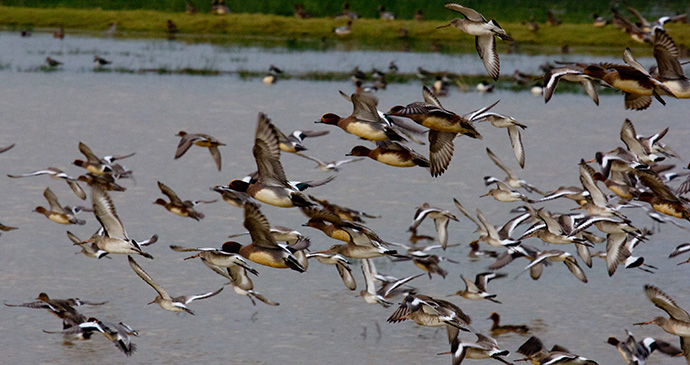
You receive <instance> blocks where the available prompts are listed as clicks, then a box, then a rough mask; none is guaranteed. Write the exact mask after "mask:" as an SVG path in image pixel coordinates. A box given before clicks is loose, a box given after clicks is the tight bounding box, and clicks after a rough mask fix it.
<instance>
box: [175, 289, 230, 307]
mask: <svg viewBox="0 0 690 365" xmlns="http://www.w3.org/2000/svg"><path fill="white" fill-rule="evenodd" d="M221 291H223V288H220V289H218V290H216V291H212V292H208V293H204V294H197V295H185V296H181V297H177V298H173V301H175V302H177V301H179V302H182V303H184V304H189V303H190V302H193V301H195V300H200V299H206V298H210V297H212V296H214V295H217V294H218V293H220V292H221Z"/></svg>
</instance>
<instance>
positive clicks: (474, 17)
mask: <svg viewBox="0 0 690 365" xmlns="http://www.w3.org/2000/svg"><path fill="white" fill-rule="evenodd" d="M445 7H446V9H449V10H453V11H457V12H458V13H460V14H462V15H464V16H465V18H467V19H469V20H471V21H473V22H486V19H485V18H484V16H483V15H482V14H481V13H479V12H478V11H476V10H474V9H470V8H468V7H465V6H462V5H460V4H456V3H448V4H446V5H445Z"/></svg>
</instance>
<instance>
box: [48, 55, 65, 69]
mask: <svg viewBox="0 0 690 365" xmlns="http://www.w3.org/2000/svg"><path fill="white" fill-rule="evenodd" d="M46 63H48V66H50V67H57V66H60V65H62V62H60V61H58V60H56V59H52V58H50V57H46Z"/></svg>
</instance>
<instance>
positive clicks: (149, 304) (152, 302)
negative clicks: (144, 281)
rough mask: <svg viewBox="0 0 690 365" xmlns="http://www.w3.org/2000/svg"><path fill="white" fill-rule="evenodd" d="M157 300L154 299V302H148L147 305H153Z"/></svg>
mask: <svg viewBox="0 0 690 365" xmlns="http://www.w3.org/2000/svg"><path fill="white" fill-rule="evenodd" d="M155 302H156V300H155V299H154V300H153V302H151V303H146V305H151V304H153V303H155Z"/></svg>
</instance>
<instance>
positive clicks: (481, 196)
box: [479, 193, 491, 198]
mask: <svg viewBox="0 0 690 365" xmlns="http://www.w3.org/2000/svg"><path fill="white" fill-rule="evenodd" d="M489 195H491V194H489V193H486V194H483V195H480V196H479V197H480V198H483V197H485V196H489Z"/></svg>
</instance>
